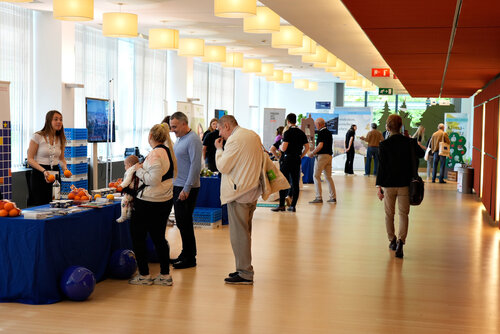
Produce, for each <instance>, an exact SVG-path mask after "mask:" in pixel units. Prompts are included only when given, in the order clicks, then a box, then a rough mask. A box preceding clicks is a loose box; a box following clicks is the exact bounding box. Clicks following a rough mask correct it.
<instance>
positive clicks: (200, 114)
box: [177, 101, 205, 139]
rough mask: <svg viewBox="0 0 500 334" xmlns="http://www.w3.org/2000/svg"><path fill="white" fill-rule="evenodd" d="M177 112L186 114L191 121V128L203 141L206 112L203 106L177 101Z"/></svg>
mask: <svg viewBox="0 0 500 334" xmlns="http://www.w3.org/2000/svg"><path fill="white" fill-rule="evenodd" d="M177 111H181V112H183V113H184V114H186V116H187V117H188V120H189V127H190V128H191V130H193V131H194V132H195V133H196V134H198V135H199V136H200V139H201V138H202V137H203V132H204V131H205V129H204V126H205V111H204V108H203V105H201V104H195V103H191V102H181V101H177Z"/></svg>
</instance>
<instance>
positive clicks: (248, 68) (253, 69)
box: [241, 59, 262, 73]
mask: <svg viewBox="0 0 500 334" xmlns="http://www.w3.org/2000/svg"><path fill="white" fill-rule="evenodd" d="M260 71H262V61H261V60H260V59H243V68H242V69H241V72H243V73H259V72H260Z"/></svg>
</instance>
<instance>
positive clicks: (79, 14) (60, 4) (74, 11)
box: [10, 0, 94, 21]
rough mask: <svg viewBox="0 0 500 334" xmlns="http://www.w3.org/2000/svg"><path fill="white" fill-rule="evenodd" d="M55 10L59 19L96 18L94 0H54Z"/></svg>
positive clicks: (85, 19) (55, 14) (89, 19)
mask: <svg viewBox="0 0 500 334" xmlns="http://www.w3.org/2000/svg"><path fill="white" fill-rule="evenodd" d="M10 2H12V1H10ZM14 2H31V1H14ZM53 10H54V12H53V16H54V18H55V19H58V20H64V21H91V20H93V19H94V0H54V1H53Z"/></svg>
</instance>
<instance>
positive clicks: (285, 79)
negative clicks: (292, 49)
mask: <svg viewBox="0 0 500 334" xmlns="http://www.w3.org/2000/svg"><path fill="white" fill-rule="evenodd" d="M278 83H286V84H288V83H292V73H287V72H283V80H281V81H278Z"/></svg>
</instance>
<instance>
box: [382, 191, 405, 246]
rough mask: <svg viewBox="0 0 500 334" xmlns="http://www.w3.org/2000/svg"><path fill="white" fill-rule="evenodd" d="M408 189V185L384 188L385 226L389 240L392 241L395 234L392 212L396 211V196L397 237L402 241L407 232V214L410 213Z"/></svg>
mask: <svg viewBox="0 0 500 334" xmlns="http://www.w3.org/2000/svg"><path fill="white" fill-rule="evenodd" d="M408 190H409V188H408V187H391V188H384V208H385V228H386V230H387V237H388V238H389V241H392V239H394V237H395V236H396V234H395V229H394V214H395V213H396V198H397V200H398V214H399V232H398V236H397V237H398V239H401V240H402V241H403V243H405V242H406V235H407V234H408V215H409V213H410V198H409V194H408Z"/></svg>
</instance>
